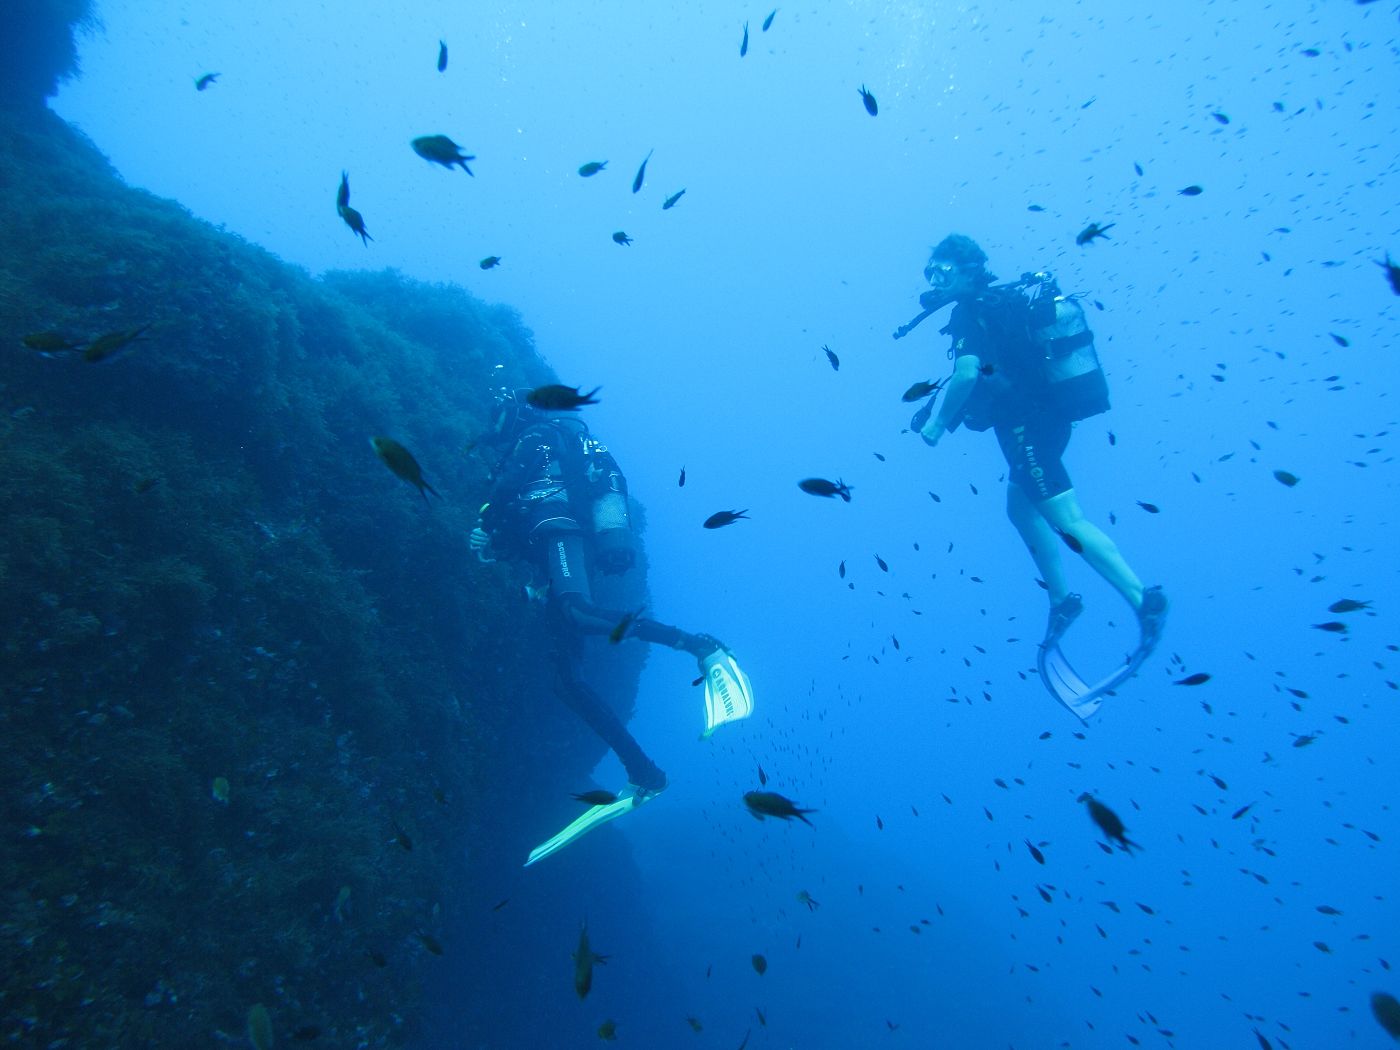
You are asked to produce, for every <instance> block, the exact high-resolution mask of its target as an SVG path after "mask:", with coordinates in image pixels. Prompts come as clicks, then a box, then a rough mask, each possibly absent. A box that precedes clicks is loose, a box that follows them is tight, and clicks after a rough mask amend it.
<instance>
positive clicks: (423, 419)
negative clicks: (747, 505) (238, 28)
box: [0, 0, 644, 1047]
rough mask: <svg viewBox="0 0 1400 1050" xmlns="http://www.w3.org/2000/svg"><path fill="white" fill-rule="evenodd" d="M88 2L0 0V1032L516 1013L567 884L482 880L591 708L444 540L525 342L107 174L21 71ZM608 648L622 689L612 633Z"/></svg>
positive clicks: (565, 919)
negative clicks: (390, 454) (284, 253)
mask: <svg viewBox="0 0 1400 1050" xmlns="http://www.w3.org/2000/svg"><path fill="white" fill-rule="evenodd" d="M85 9H86V5H85V4H83V3H79V2H70V3H56V2H55V3H41V2H39V0H22V2H20V3H18V4H17V5H15V7H14V8H12V9H11V11H10V12H9V13H8V14H7V15H6V16H5V17H4V18H3V19H0V21H7V22H10V23H12V24H11V25H10V26H7V27H4V28H6V29H7V30H8V31H7V32H6V33H4V34H0V35H3V36H5V37H6V38H7V39H8V40H10V41H13V40H15V39H16V37H19V38H20V39H35V40H44V41H48V43H47V44H45V45H44V47H37V46H36V47H35V48H33V49H32V50H30V51H27V52H26V55H27V56H28V57H27V59H26V61H28V62H29V63H30V65H29V66H27V67H24V68H21V64H18V63H16V62H15V61H9V62H4V61H0V66H3V67H4V68H5V70H6V72H5V73H4V74H3V75H0V245H3V248H0V344H3V345H0V508H3V520H4V523H5V528H4V529H3V530H0V734H3V741H4V743H3V749H0V807H3V812H4V816H5V820H4V827H5V838H4V841H5V845H4V847H3V849H0V886H3V888H4V894H5V904H4V908H3V912H0V957H3V958H4V959H5V960H7V963H6V966H5V967H4V968H3V973H0V1017H3V1030H0V1039H4V1040H6V1041H9V1042H13V1043H16V1044H22V1045H30V1046H62V1045H68V1046H163V1045H168V1046H209V1045H218V1043H220V1042H225V1043H227V1044H228V1045H247V1041H248V1039H249V1038H250V1037H249V1036H248V1035H247V1034H246V1028H247V1026H248V1024H249V1018H250V1010H253V1009H254V1008H255V1006H256V1005H257V1004H262V1006H263V1007H264V1008H265V1009H266V1011H267V1013H268V1016H269V1018H270V1024H271V1028H272V1031H273V1032H275V1033H276V1035H277V1037H278V1039H279V1043H280V1042H281V1041H282V1039H283V1037H287V1036H291V1035H294V1034H297V1033H300V1036H299V1037H300V1038H304V1039H307V1040H310V1039H312V1038H318V1039H319V1040H320V1045H329V1046H342V1047H353V1046H397V1045H408V1044H410V1043H413V1042H416V1041H420V1040H422V1039H423V1038H426V1037H425V1036H424V1035H423V1032H424V1030H425V1029H428V1028H431V1027H433V1024H434V1022H433V1020H432V1017H431V1014H432V1013H433V1012H434V1011H433V1010H432V1009H430V1008H429V1007H428V1006H427V1005H425V1004H426V1003H427V1002H428V1001H429V1000H430V999H433V1000H436V999H437V998H438V997H439V993H440V992H441V990H442V988H444V987H449V986H450V987H454V988H456V990H457V991H456V999H457V1001H456V1002H454V1003H452V1004H450V1006H451V1011H452V1020H451V1022H450V1023H451V1024H453V1025H462V1026H463V1030H461V1032H460V1035H461V1039H460V1041H459V1042H457V1043H456V1045H466V1046H472V1045H493V1046H504V1045H524V1043H523V1041H522V1040H524V1039H526V1038H528V1036H527V1035H526V1034H525V1033H528V1032H531V1031H534V1032H536V1033H538V1032H539V1031H541V1030H545V1029H546V1028H547V1026H548V1025H549V1024H550V1023H551V1022H550V1017H549V1009H548V1008H547V1007H545V1008H541V1007H540V1006H539V1003H540V1002H541V1000H542V999H544V1000H556V999H560V998H564V997H565V993H567V994H568V995H571V994H572V993H571V989H570V988H569V984H568V982H569V965H570V964H569V962H568V959H567V952H568V950H569V947H570V941H571V938H572V937H573V936H574V935H575V934H576V930H577V922H578V919H579V918H580V915H579V914H578V912H577V910H576V908H575V905H574V903H573V902H570V901H569V900H568V898H567V897H566V895H564V894H562V893H559V892H554V891H557V890H559V889H560V887H559V886H557V885H556V884H555V883H554V882H553V881H552V880H555V879H558V878H559V877H560V876H559V875H558V874H557V873H554V872H550V871H542V869H543V867H544V866H541V869H531V870H530V872H529V873H527V874H528V875H529V876H530V878H531V886H530V888H529V889H528V890H526V891H524V892H525V896H526V899H528V900H531V901H532V902H533V903H532V905H531V907H532V908H533V909H534V911H533V913H532V914H531V915H529V916H528V917H525V916H520V917H519V918H518V919H514V918H512V916H513V914H514V913H513V912H512V908H515V909H516V910H517V911H518V910H519V908H520V907H521V905H519V904H515V905H500V906H499V907H497V908H494V909H493V907H492V905H493V904H495V903H497V902H499V901H502V900H510V899H511V898H513V897H514V898H516V899H517V900H519V899H520V893H521V892H522V891H521V890H520V884H521V881H520V880H522V878H523V876H522V873H521V871H520V863H521V861H522V860H523V858H524V855H525V852H526V851H527V850H528V848H529V845H531V844H533V842H534V841H538V840H540V839H541V838H544V837H547V835H548V834H549V833H550V832H551V831H553V830H555V829H554V828H551V827H549V826H547V825H548V822H549V819H550V817H549V814H550V813H553V812H557V810H556V809H554V808H553V807H550V808H548V809H545V810H544V811H543V813H542V809H541V805H540V800H541V799H546V798H547V799H551V800H555V799H559V798H562V797H566V793H567V792H568V791H571V790H579V788H580V787H581V786H586V784H587V780H588V773H589V770H590V769H591V768H592V766H593V765H594V763H596V761H597V760H598V758H599V757H600V755H601V754H602V753H603V745H602V744H601V743H600V742H599V741H597V740H596V739H595V738H593V737H592V736H591V735H589V734H588V733H587V731H586V730H585V729H584V727H583V726H582V725H581V724H580V723H578V722H577V720H575V719H574V718H573V717H572V716H571V715H569V714H568V713H567V712H566V711H565V710H564V709H563V707H562V705H560V704H559V702H558V700H557V699H556V698H555V696H554V693H553V690H552V688H551V685H550V681H549V675H548V672H547V670H546V669H545V668H543V667H541V666H540V663H541V662H540V660H539V653H540V652H541V651H542V649H543V647H544V644H545V642H544V633H543V625H542V620H541V612H540V611H539V609H538V607H537V606H532V605H529V604H528V603H526V602H525V601H523V600H522V599H521V598H520V597H519V594H520V591H521V587H520V584H521V582H522V577H521V575H520V573H519V572H518V571H517V570H514V569H512V568H511V567H510V566H508V565H506V564H493V565H481V564H479V563H478V562H477V561H476V560H475V559H473V558H471V557H470V552H469V551H468V549H467V543H466V540H467V536H468V533H469V532H470V530H471V528H472V526H473V525H474V524H475V511H476V507H477V506H478V504H479V503H480V501H481V498H480V493H481V492H482V491H483V490H484V487H485V477H486V472H487V469H488V466H489V464H488V463H487V462H486V461H485V460H484V459H483V458H482V457H481V456H480V455H479V454H472V453H470V452H468V451H466V446H468V444H469V443H470V442H472V441H473V439H475V438H476V437H477V436H478V435H480V434H481V432H482V431H483V429H484V427H485V423H486V420H487V418H488V416H489V412H490V408H491V405H492V401H491V392H490V389H489V380H490V377H491V375H492V369H493V367H494V366H495V365H498V364H505V365H507V366H508V368H509V370H510V374H511V375H512V376H513V377H515V378H516V379H517V380H518V381H522V382H531V383H538V382H546V381H549V380H550V379H551V378H552V377H551V375H550V373H549V370H548V368H547V367H546V366H545V365H544V363H543V362H541V361H540V360H539V358H538V357H537V355H536V354H535V351H534V347H533V344H532V340H531V336H530V333H529V332H528V331H527V330H526V329H525V328H524V327H523V325H522V324H521V321H520V319H519V318H518V317H517V316H516V315H515V314H514V313H513V312H512V311H511V310H509V309H507V308H503V307H499V306H487V305H485V304H483V303H481V302H480V301H478V300H476V299H474V298H473V297H472V296H471V295H469V294H468V293H467V292H465V291H463V290H461V289H457V288H451V287H443V286H428V285H423V284H421V283H416V282H412V281H409V280H406V279H403V278H401V277H399V276H397V275H395V274H393V273H378V274H364V273H338V274H331V275H328V276H326V277H325V278H322V279H313V278H312V277H310V276H309V275H308V274H306V273H305V272H303V271H300V270H298V269H296V268H294V267H291V266H288V265H286V264H284V263H282V262H281V261H279V260H278V259H277V258H275V257H273V256H272V255H270V254H269V253H267V252H266V251H263V250H261V249H259V248H257V247H255V246H253V245H250V244H248V243H247V242H245V241H243V240H241V239H239V238H238V237H236V236H233V235H231V234H228V233H226V232H222V231H220V230H217V229H214V228H212V227H211V226H209V225H208V224H206V223H204V222H201V221H198V220H196V219H194V218H192V217H191V216H190V215H189V214H188V213H187V212H186V211H185V210H184V209H182V208H181V207H180V206H178V205H177V204H175V203H172V202H170V201H165V200H160V199H157V198H155V197H153V196H151V195H149V194H147V193H144V192H142V191H139V190H135V189H132V188H130V187H128V186H126V185H124V184H123V183H122V182H121V181H120V179H119V178H118V177H117V176H116V175H115V174H114V172H113V171H112V170H111V168H110V166H109V165H108V164H107V162H106V161H105V159H104V158H103V157H102V156H101V155H100V154H99V153H98V151H97V150H96V149H95V148H94V147H93V146H92V144H91V143H89V142H88V141H87V140H86V139H84V138H83V137H82V136H81V135H80V134H78V133H77V132H75V131H74V130H73V129H72V128H70V127H69V126H67V125H66V124H65V123H64V122H62V121H61V120H59V119H58V118H57V117H56V116H54V115H53V114H52V113H51V112H50V111H49V110H48V109H47V108H46V107H45V105H44V99H45V97H46V96H47V95H48V94H49V93H51V91H52V90H53V87H54V84H55V83H56V82H57V77H58V76H60V75H62V74H63V73H64V72H66V71H67V70H68V69H69V68H71V62H72V47H71V37H70V36H69V35H68V34H69V32H70V29H71V26H72V24H73V23H74V22H75V21H77V20H79V19H81V18H82V17H83V15H84V14H85ZM26 20H30V21H26ZM60 24H61V26H62V30H63V32H62V33H59V32H57V30H56V27H57V26H59V25H60ZM16 26H17V27H18V28H16ZM25 34H29V35H28V36H27V37H26V36H25ZM45 48H47V51H46V50H45ZM14 50H15V49H14V47H13V46H11V48H10V51H12V52H13V51H14ZM7 55H8V56H9V57H10V58H13V55H12V54H9V52H7ZM36 56H37V57H36ZM45 56H47V59H45ZM45 60H47V61H48V63H49V64H48V65H45V64H44V61H45ZM65 62H67V63H69V64H68V65H65V64H64V63H65ZM94 347H96V348H98V349H97V350H94ZM375 434H388V435H391V436H393V437H395V438H396V439H398V440H400V441H402V442H403V444H404V445H406V446H407V447H408V448H409V449H411V450H413V451H414V453H415V454H416V455H417V457H418V459H419V461H420V462H421V463H422V465H423V468H424V472H425V474H426V476H427V478H428V480H429V481H430V483H431V484H432V485H433V486H434V487H435V488H436V489H437V490H438V491H440V492H441V493H442V494H443V496H444V497H445V498H444V499H443V500H441V501H433V502H432V504H431V505H427V504H426V503H425V500H424V499H421V498H420V496H419V493H418V492H416V491H415V490H414V489H413V488H412V487H410V486H408V485H405V484H403V483H402V482H401V481H399V480H398V479H396V478H395V477H394V476H393V475H392V474H390V473H389V472H388V471H387V470H385V469H384V467H383V465H381V464H380V463H379V462H378V461H377V459H376V458H375V455H374V452H373V450H372V449H371V447H370V444H369V441H368V438H369V437H370V436H371V435H375ZM638 575H639V574H638ZM610 658H611V659H612V660H613V661H614V663H615V666H614V667H612V668H611V675H612V680H613V681H614V682H616V683H618V686H619V688H618V690H617V692H616V694H615V695H614V696H613V699H614V700H615V701H618V702H619V706H620V707H626V706H627V705H628V703H629V702H630V698H631V696H632V695H633V694H634V693H635V690H636V684H637V680H638V677H639V674H640V668H641V663H642V660H643V658H644V653H643V652H642V647H640V646H636V647H631V646H620V647H616V651H615V652H614V653H612V654H610ZM624 714H625V712H624ZM618 868H619V870H618V871H617V872H616V873H615V874H616V883H615V885H614V886H613V887H612V892H616V893H621V894H626V893H628V892H632V891H634V890H635V887H634V886H632V884H631V883H632V880H634V879H635V876H634V875H633V874H632V869H631V868H630V867H629V866H628V865H627V863H626V859H625V857H624V858H621V859H620V861H619V865H618ZM511 923H514V926H513V927H512V928H513V929H514V931H515V932H514V933H513V935H512V938H511V940H510V941H509V945H508V948H507V947H499V946H498V947H495V948H492V947H491V945H490V944H489V943H488V941H489V938H490V936H492V931H493V930H499V929H501V928H502V927H503V926H507V925H509V924H511ZM561 930H562V935H561ZM540 953H548V954H550V955H551V957H552V959H551V962H550V963H548V964H547V965H546V964H541V963H540V962H539V961H538V959H539V955H540ZM532 1003H533V1004H535V1005H534V1006H533V1007H531V1008H530V1010H529V1016H528V1017H526V1016H524V1014H525V1012H526V1004H532ZM436 1009H437V1010H439V1011H441V1010H442V1009H443V1008H442V1007H438V1008H436ZM517 1013H518V1014H519V1015H520V1016H519V1017H518V1018H517V1020H518V1022H519V1026H518V1032H517V1031H516V1030H514V1029H512V1027H511V1025H512V1023H513V1022H511V1021H509V1020H506V1021H503V1020H502V1018H503V1017H505V1018H510V1017H512V1016H515V1015H516V1014H517ZM260 1023H261V1022H260V1021H259V1020H258V1019H257V1017H256V1015H253V1026H254V1027H255V1028H256V1027H257V1025H258V1024H260ZM474 1026H480V1027H481V1028H482V1029H485V1028H487V1027H490V1028H491V1030H492V1031H493V1032H494V1033H495V1034H494V1035H492V1036H490V1037H487V1036H485V1035H480V1034H478V1035H477V1036H476V1037H475V1038H473V1037H472V1036H471V1034H470V1030H471V1029H472V1028H473V1027H474Z"/></svg>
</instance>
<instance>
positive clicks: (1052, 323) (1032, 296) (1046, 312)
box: [1021, 273, 1108, 422]
mask: <svg viewBox="0 0 1400 1050" xmlns="http://www.w3.org/2000/svg"><path fill="white" fill-rule="evenodd" d="M1021 281H1022V282H1023V284H1024V286H1025V294H1026V299H1027V302H1028V303H1029V304H1030V316H1031V320H1030V336H1031V342H1032V344H1033V345H1034V346H1035V347H1036V349H1037V350H1038V351H1039V354H1040V361H1039V373H1040V375H1039V378H1040V379H1041V381H1042V382H1043V383H1044V384H1045V387H1046V393H1047V396H1048V399H1049V403H1050V407H1051V409H1052V410H1053V411H1054V412H1055V414H1057V415H1058V416H1060V417H1061V418H1063V419H1067V420H1070V421H1071V422H1073V421H1075V420H1080V419H1088V418H1089V417H1090V416H1096V415H1098V414H1099V413H1100V412H1107V411H1108V381H1107V380H1106V379H1105V378H1104V374H1103V367H1102V366H1101V365H1100V364H1099V355H1098V354H1097V353H1096V352H1095V350H1094V333H1093V332H1091V331H1090V330H1089V322H1088V321H1087V320H1086V319H1085V317H1084V307H1082V306H1081V305H1080V304H1079V296H1072V295H1063V294H1061V292H1060V287H1059V285H1058V284H1057V283H1056V281H1055V278H1054V277H1053V276H1051V275H1050V274H1048V273H1035V274H1026V275H1024V276H1023V277H1022V278H1021Z"/></svg>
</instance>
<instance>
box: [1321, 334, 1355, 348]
mask: <svg viewBox="0 0 1400 1050" xmlns="http://www.w3.org/2000/svg"><path fill="white" fill-rule="evenodd" d="M1327 334H1328V335H1330V336H1331V337H1332V342H1334V343H1336V344H1337V345H1338V346H1341V347H1348V346H1351V340H1350V339H1348V338H1347V337H1346V336H1344V335H1338V334H1337V333H1336V332H1328V333H1327Z"/></svg>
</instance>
